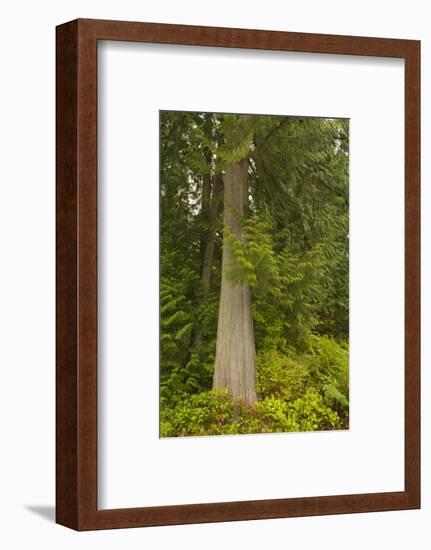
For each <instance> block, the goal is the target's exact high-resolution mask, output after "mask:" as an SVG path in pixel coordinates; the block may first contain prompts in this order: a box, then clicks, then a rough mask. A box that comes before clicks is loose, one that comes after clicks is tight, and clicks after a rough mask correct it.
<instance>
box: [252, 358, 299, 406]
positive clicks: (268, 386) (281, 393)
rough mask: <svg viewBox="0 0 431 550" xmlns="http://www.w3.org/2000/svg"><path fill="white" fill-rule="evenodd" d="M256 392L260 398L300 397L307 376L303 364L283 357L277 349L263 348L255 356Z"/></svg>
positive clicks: (283, 398)
mask: <svg viewBox="0 0 431 550" xmlns="http://www.w3.org/2000/svg"><path fill="white" fill-rule="evenodd" d="M256 371H257V372H256V390H257V393H258V395H260V396H261V397H262V398H267V397H270V396H273V397H276V398H279V399H282V400H286V401H289V400H292V399H296V398H297V397H299V396H300V395H302V394H303V393H304V391H305V385H306V381H307V378H308V376H309V371H308V368H307V366H306V365H304V363H301V362H300V361H298V360H297V359H295V358H293V357H289V356H288V355H283V354H282V353H280V352H279V351H278V350H277V349H274V348H264V349H263V350H261V351H260V352H259V354H258V356H257V369H256Z"/></svg>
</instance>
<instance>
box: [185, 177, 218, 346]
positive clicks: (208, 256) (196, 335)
mask: <svg viewBox="0 0 431 550" xmlns="http://www.w3.org/2000/svg"><path fill="white" fill-rule="evenodd" d="M214 179H215V183H214V188H213V190H212V196H211V201H210V206H209V213H208V218H209V219H208V223H209V231H208V233H207V234H206V238H202V248H203V252H202V255H203V260H202V273H201V288H200V296H199V306H203V305H205V304H206V303H207V301H208V296H209V293H210V288H211V273H212V267H213V260H214V246H215V241H216V237H217V232H216V225H217V217H218V215H219V211H220V205H221V200H220V197H219V194H220V192H221V189H222V180H221V175H220V174H217V175H215V176H214ZM201 342H202V326H201V325H200V324H199V325H197V326H196V327H195V328H194V330H193V335H192V347H193V348H194V349H196V348H198V347H199V346H200V345H201Z"/></svg>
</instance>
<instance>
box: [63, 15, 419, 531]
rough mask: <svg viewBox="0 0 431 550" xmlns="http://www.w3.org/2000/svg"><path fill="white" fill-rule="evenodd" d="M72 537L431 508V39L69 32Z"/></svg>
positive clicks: (66, 213) (113, 28) (66, 308)
mask: <svg viewBox="0 0 431 550" xmlns="http://www.w3.org/2000/svg"><path fill="white" fill-rule="evenodd" d="M56 208H57V210H56V212H57V279H56V284H57V370H56V376H57V408H56V421H57V432H56V436H57V443H56V445H57V455H56V468H57V470H56V476H57V489H56V517H57V522H58V523H60V524H62V525H65V526H67V527H70V528H73V529H76V530H90V529H109V528H126V527H141V526H150V525H173V524H184V523H202V522H218V521H234V520H248V519H265V518H282V517H294V516H311V515H325V514H343V513H354V512H372V511H386V510H402V509H415V508H419V507H420V307H419V304H420V263H419V262H420V240H419V228H420V218H419V216H420V43H419V42H418V41H414V40H401V39H400V40H398V39H388V38H366V37H351V36H333V35H323V34H321V35H318V34H302V33H290V32H275V31H263V30H245V29H231V28H211V27H196V26H184V25H166V24H155V23H135V22H122V21H102V20H88V19H78V20H76V21H72V22H69V23H65V24H64V25H60V26H59V27H57V207H56Z"/></svg>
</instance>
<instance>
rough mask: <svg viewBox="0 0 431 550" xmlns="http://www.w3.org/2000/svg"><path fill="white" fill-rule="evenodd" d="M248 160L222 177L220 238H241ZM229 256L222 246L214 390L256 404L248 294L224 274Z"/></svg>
mask: <svg viewBox="0 0 431 550" xmlns="http://www.w3.org/2000/svg"><path fill="white" fill-rule="evenodd" d="M247 173H248V160H242V161H241V162H240V163H237V164H234V165H233V166H230V167H229V168H228V169H227V170H226V174H225V176H224V212H223V214H224V228H225V231H224V234H225V235H226V234H227V233H228V231H230V232H232V233H233V234H234V235H235V236H236V237H238V238H242V224H241V217H242V216H243V214H244V211H245V208H246V205H247V196H248V187H247ZM233 260H234V258H233V253H232V251H231V250H230V248H229V246H228V245H227V242H226V239H225V240H224V242H223V259H222V279H221V292H220V308H219V318H218V328H217V346H216V360H215V369H214V381H213V388H214V389H224V388H227V389H228V390H229V393H230V394H231V395H232V396H234V397H236V398H238V399H242V400H244V401H246V402H248V403H254V402H255V401H256V351H255V341H254V327H253V315H252V307H251V292H250V287H249V285H247V284H242V285H238V284H234V283H232V282H231V281H230V279H229V277H228V275H227V272H228V270H229V268H230V266H231V265H232V262H233Z"/></svg>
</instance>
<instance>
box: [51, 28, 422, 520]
mask: <svg viewBox="0 0 431 550" xmlns="http://www.w3.org/2000/svg"><path fill="white" fill-rule="evenodd" d="M99 40H114V41H129V42H147V43H157V44H181V45H196V46H217V47H223V48H253V49H260V50H278V51H289V52H312V53H325V54H346V55H357V56H377V57H396V58H402V59H403V60H404V62H405V404H404V406H405V489H404V491H401V492H389V493H372V494H349V495H338V496H321V497H319V496H316V497H304V498H286V499H274V500H256V501H237V502H222V503H220V502H218V503H205V504H184V505H173V506H172V505H170V506H157V507H146V508H124V509H101V510H100V509H98V507H97V43H98V41H99ZM56 92H57V202H56V214H57V236H56V238H57V244H56V253H57V276H56V284H57V290H56V292H57V294H56V300H57V332H56V338H57V357H56V361H57V367H56V369H57V370H56V384H57V386H56V387H57V390H56V391H57V393H56V399H57V401H56V421H57V428H56V437H57V442H56V475H57V487H56V521H57V523H59V524H62V525H65V526H67V527H70V528H73V529H76V530H91V529H110V528H126V527H140V526H151V525H174V524H186V523H204V522H220V521H234V520H251V519H266V518H282V517H295V516H312V515H324V514H345V513H354V512H374V511H384V510H403V509H415V508H419V507H420V317H419V316H420V307H419V306H420V263H419V262H420V250H419V247H420V222H419V208H420V190H419V186H420V42H418V41H413V40H397V39H386V38H365V37H352V36H332V35H323V34H302V33H290V32H275V31H263V30H244V29H232V28H213V27H199V26H186V25H165V24H156V23H136V22H122V21H103V20H89V19H78V20H75V21H71V22H69V23H65V24H64V25H60V26H59V27H57V88H56ZM238 497H239V498H240V495H238Z"/></svg>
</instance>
